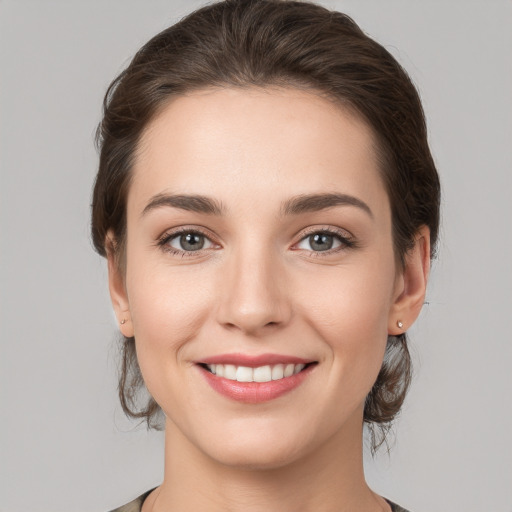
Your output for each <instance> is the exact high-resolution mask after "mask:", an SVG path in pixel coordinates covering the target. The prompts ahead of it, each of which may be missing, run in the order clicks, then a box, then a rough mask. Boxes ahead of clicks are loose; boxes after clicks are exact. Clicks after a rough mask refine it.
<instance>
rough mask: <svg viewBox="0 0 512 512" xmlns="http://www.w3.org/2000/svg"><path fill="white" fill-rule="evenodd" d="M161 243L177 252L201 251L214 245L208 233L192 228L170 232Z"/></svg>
mask: <svg viewBox="0 0 512 512" xmlns="http://www.w3.org/2000/svg"><path fill="white" fill-rule="evenodd" d="M160 245H162V246H164V247H165V248H167V249H168V250H171V251H172V252H176V253H183V252H195V251H201V250H203V249H210V248H211V247H213V246H214V244H213V242H212V241H211V240H210V239H209V238H208V237H207V236H206V235H203V233H200V232H198V231H191V230H188V231H181V232H179V233H171V234H168V235H166V236H165V237H164V238H163V239H162V240H161V241H160Z"/></svg>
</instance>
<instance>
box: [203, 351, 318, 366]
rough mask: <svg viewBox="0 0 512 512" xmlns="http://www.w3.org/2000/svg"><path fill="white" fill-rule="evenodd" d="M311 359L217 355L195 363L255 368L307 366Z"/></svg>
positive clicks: (268, 355)
mask: <svg viewBox="0 0 512 512" xmlns="http://www.w3.org/2000/svg"><path fill="white" fill-rule="evenodd" d="M313 362H314V361H313V360H311V359H303V358H302V357H296V356H288V355H284V354H259V355H249V354H219V355H216V356H211V357H207V358H205V359H201V360H199V361H196V363H197V364H232V365H234V366H246V367H248V368H257V367H259V366H267V365H274V364H308V363H313Z"/></svg>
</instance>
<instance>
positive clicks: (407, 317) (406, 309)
mask: <svg viewBox="0 0 512 512" xmlns="http://www.w3.org/2000/svg"><path fill="white" fill-rule="evenodd" d="M429 272H430V230H429V228H428V227H427V226H422V227H421V228H420V229H419V230H418V232H417V233H416V236H415V242H414V247H413V248H412V249H411V250H410V251H408V252H407V254H406V255H405V266H404V269H403V272H402V274H401V276H400V279H399V280H398V281H397V285H398V286H397V290H396V297H395V299H394V302H393V305H392V307H391V310H390V314H389V319H388V334H390V335H394V336H397V335H399V334H403V333H404V332H405V331H406V330H407V329H409V327H410V326H411V325H412V324H413V323H414V321H415V320H416V318H417V317H418V315H419V314H420V311H421V308H422V306H423V303H424V302H425V294H426V290H427V281H428V276H429Z"/></svg>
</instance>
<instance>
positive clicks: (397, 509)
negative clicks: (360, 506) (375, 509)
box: [384, 498, 409, 512]
mask: <svg viewBox="0 0 512 512" xmlns="http://www.w3.org/2000/svg"><path fill="white" fill-rule="evenodd" d="M384 499H385V500H386V501H387V502H388V503H389V504H390V505H391V511H392V512H409V511H408V510H405V508H403V507H401V506H400V505H397V504H396V503H393V502H392V501H389V500H388V499H387V498H384Z"/></svg>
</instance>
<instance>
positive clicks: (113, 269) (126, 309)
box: [105, 231, 133, 338]
mask: <svg viewBox="0 0 512 512" xmlns="http://www.w3.org/2000/svg"><path fill="white" fill-rule="evenodd" d="M105 247H106V250H107V262H108V287H109V291H110V300H111V301H112V306H113V308H114V312H115V314H116V318H117V321H118V324H119V329H120V331H121V333H122V334H123V336H125V337H127V338H131V337H132V336H133V326H132V322H131V315H130V304H129V301H128V295H127V293H126V286H125V276H124V272H123V270H122V268H121V267H120V265H119V261H118V258H117V257H116V253H115V243H114V238H113V234H112V233H111V232H110V231H109V233H108V234H107V237H106V240H105Z"/></svg>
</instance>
